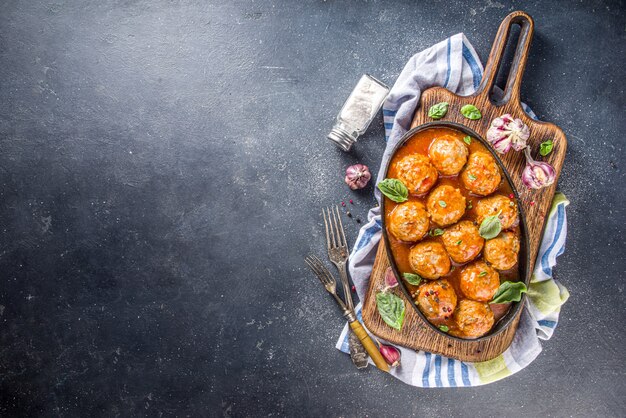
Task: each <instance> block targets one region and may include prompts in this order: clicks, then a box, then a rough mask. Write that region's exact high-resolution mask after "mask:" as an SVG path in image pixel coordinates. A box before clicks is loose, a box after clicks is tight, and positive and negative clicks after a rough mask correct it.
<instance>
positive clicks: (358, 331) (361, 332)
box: [350, 321, 389, 372]
mask: <svg viewBox="0 0 626 418" xmlns="http://www.w3.org/2000/svg"><path fill="white" fill-rule="evenodd" d="M350 328H352V331H354V334H355V335H356V336H357V337H359V340H361V344H363V347H365V350H366V351H367V354H369V356H370V357H371V358H372V360H373V361H374V364H375V365H376V367H378V368H379V369H380V370H382V371H384V372H389V365H388V364H387V362H386V361H385V359H384V358H383V355H382V354H380V351H378V347H376V344H374V341H372V339H371V338H370V336H369V335H367V331H365V328H363V326H362V325H361V323H360V322H359V321H352V322H350Z"/></svg>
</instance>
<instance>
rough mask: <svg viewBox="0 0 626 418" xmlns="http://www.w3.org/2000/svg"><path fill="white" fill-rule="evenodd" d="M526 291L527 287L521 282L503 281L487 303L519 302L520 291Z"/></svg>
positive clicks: (520, 297)
mask: <svg viewBox="0 0 626 418" xmlns="http://www.w3.org/2000/svg"><path fill="white" fill-rule="evenodd" d="M526 292H528V289H527V288H526V285H525V284H524V283H522V282H504V283H502V284H501V285H500V287H499V288H498V291H497V292H496V294H495V295H493V299H492V301H491V302H489V303H509V302H519V301H520V300H521V299H522V293H526Z"/></svg>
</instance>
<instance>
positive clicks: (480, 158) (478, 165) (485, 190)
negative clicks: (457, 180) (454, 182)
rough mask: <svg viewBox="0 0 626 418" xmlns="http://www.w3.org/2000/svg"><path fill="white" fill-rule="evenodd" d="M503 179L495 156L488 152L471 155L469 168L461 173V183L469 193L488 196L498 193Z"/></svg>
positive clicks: (468, 162)
mask: <svg viewBox="0 0 626 418" xmlns="http://www.w3.org/2000/svg"><path fill="white" fill-rule="evenodd" d="M501 180H502V177H501V176H500V169H499V167H498V164H497V163H496V160H495V159H494V158H493V156H492V155H491V154H489V153H486V152H480V151H478V152H474V153H472V154H470V156H469V159H468V161H467V166H466V167H465V170H463V173H461V181H462V182H463V184H464V185H465V187H467V189H468V190H469V191H471V192H472V193H475V194H477V195H481V196H487V195H489V194H491V193H493V192H495V191H496V189H497V188H498V186H499V185H500V181H501Z"/></svg>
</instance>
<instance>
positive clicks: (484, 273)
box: [460, 261, 500, 302]
mask: <svg viewBox="0 0 626 418" xmlns="http://www.w3.org/2000/svg"><path fill="white" fill-rule="evenodd" d="M460 286H461V291H462V292H463V294H464V295H465V296H467V297H468V298H470V299H474V300H477V301H479V302H489V301H490V300H491V299H493V295H495V294H496V292H497V291H498V287H500V275H499V274H498V272H497V271H496V270H495V269H493V268H491V267H489V266H488V265H487V263H485V262H484V261H475V262H473V263H472V264H469V265H468V266H467V267H465V268H464V269H463V271H461V281H460Z"/></svg>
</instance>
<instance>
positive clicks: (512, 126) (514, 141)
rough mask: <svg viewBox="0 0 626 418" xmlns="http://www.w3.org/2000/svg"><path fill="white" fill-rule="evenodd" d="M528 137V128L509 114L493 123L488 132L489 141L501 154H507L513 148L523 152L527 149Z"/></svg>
mask: <svg viewBox="0 0 626 418" xmlns="http://www.w3.org/2000/svg"><path fill="white" fill-rule="evenodd" d="M528 137H530V129H528V126H526V124H525V123H524V122H522V120H521V119H513V116H511V115H510V114H508V113H505V114H504V115H502V116H500V117H499V118H495V119H494V120H493V121H491V127H490V128H489V130H487V141H489V142H490V143H491V145H492V146H493V147H494V148H495V150H496V151H498V152H499V153H500V154H506V153H507V152H509V150H510V149H511V148H513V149H514V150H515V151H521V150H522V149H524V147H526V141H528Z"/></svg>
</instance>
